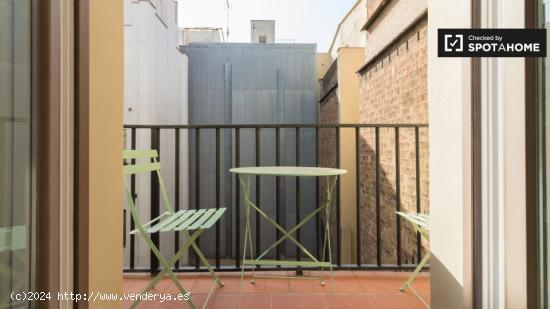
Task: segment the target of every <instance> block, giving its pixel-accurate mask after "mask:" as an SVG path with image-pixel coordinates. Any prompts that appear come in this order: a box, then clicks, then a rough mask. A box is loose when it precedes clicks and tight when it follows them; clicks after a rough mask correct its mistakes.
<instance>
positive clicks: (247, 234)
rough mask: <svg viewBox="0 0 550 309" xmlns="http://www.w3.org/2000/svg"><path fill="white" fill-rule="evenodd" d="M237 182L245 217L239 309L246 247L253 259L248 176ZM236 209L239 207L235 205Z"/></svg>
mask: <svg viewBox="0 0 550 309" xmlns="http://www.w3.org/2000/svg"><path fill="white" fill-rule="evenodd" d="M239 182H240V183H241V187H242V189H243V200H244V206H245V216H246V225H245V229H244V245H243V257H242V262H241V282H240V288H239V301H238V307H239V308H240V307H241V295H242V289H243V281H244V269H245V266H246V265H245V264H246V263H245V261H246V250H247V246H248V247H249V248H250V259H253V248H252V232H251V229H250V204H249V203H250V202H249V200H250V176H247V177H246V182H245V181H244V179H243V177H242V176H241V175H239ZM236 207H239V205H237V206H236ZM237 237H240V235H237ZM254 268H255V267H253V268H252V280H251V283H252V284H254V283H255V281H254V278H255V273H254Z"/></svg>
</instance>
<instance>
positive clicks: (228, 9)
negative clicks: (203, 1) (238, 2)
mask: <svg viewBox="0 0 550 309" xmlns="http://www.w3.org/2000/svg"><path fill="white" fill-rule="evenodd" d="M225 8H226V9H227V24H226V27H225V37H226V39H227V42H229V15H230V13H231V12H230V11H231V6H230V5H229V0H225Z"/></svg>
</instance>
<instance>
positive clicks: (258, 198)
mask: <svg viewBox="0 0 550 309" xmlns="http://www.w3.org/2000/svg"><path fill="white" fill-rule="evenodd" d="M255 132H256V133H255V134H256V159H255V160H256V166H260V163H261V162H260V160H261V155H260V151H261V144H260V128H259V127H258V128H256V131H255ZM260 190H261V187H260V176H256V206H258V208H260V209H261V194H260V192H261V191H260ZM250 241H252V240H250ZM260 250H261V229H260V213H259V212H256V256H259V255H260V254H261V251H260ZM256 267H260V266H259V265H257V266H256Z"/></svg>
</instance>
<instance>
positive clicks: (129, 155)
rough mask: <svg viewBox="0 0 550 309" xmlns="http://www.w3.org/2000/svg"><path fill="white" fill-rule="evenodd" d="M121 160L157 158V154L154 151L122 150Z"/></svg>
mask: <svg viewBox="0 0 550 309" xmlns="http://www.w3.org/2000/svg"><path fill="white" fill-rule="evenodd" d="M122 158H123V159H141V158H158V152H157V151H156V150H155V149H141V150H124V151H123V152H122Z"/></svg>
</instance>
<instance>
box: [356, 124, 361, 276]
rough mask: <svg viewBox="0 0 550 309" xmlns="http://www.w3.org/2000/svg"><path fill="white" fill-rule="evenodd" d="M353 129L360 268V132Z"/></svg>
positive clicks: (359, 262) (357, 129) (359, 259)
mask: <svg viewBox="0 0 550 309" xmlns="http://www.w3.org/2000/svg"><path fill="white" fill-rule="evenodd" d="M360 129H361V128H360V127H356V128H355V221H356V224H355V225H356V226H355V237H356V239H357V242H356V247H357V248H356V251H357V257H356V259H357V266H361V245H362V244H361V150H360V147H361V144H360V141H361V131H360Z"/></svg>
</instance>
